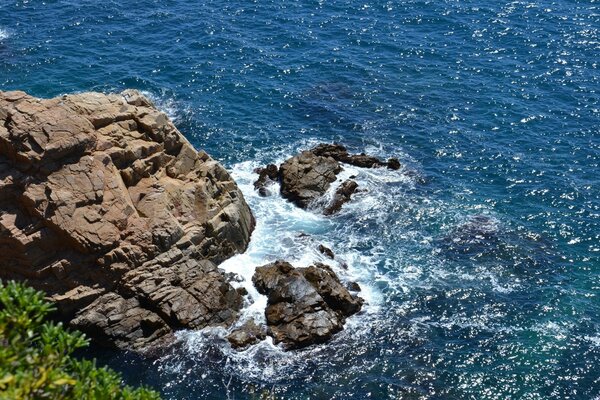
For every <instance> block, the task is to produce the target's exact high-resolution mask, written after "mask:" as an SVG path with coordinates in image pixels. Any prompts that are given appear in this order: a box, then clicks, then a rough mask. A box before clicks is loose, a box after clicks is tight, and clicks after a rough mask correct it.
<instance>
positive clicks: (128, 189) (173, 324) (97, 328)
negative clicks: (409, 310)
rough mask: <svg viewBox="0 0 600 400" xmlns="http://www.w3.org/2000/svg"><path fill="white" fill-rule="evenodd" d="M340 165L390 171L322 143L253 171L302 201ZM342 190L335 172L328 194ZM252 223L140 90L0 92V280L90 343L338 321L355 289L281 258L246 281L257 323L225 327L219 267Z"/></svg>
mask: <svg viewBox="0 0 600 400" xmlns="http://www.w3.org/2000/svg"><path fill="white" fill-rule="evenodd" d="M328 146H329V147H328ZM340 162H345V163H354V164H355V165H361V166H368V167H373V166H387V167H389V168H397V167H399V163H398V162H397V160H395V159H391V160H390V161H388V162H385V163H383V162H381V161H379V160H377V159H374V158H372V157H369V156H365V155H355V156H351V155H349V154H348V153H347V152H346V151H345V149H344V148H343V147H340V146H338V145H324V147H323V146H322V147H319V148H317V149H313V150H311V151H308V152H304V153H302V154H300V155H299V156H296V157H293V158H292V159H291V160H288V162H286V163H285V164H284V165H282V166H281V168H277V167H274V166H269V167H267V168H266V169H265V170H261V171H259V173H260V177H259V181H258V183H257V188H258V189H259V190H260V189H261V188H264V190H265V191H266V190H267V189H266V188H265V185H263V184H261V183H260V182H263V183H264V182H266V181H267V180H268V179H273V180H275V179H276V180H280V181H281V193H282V194H283V195H284V197H286V198H288V199H290V200H291V201H293V202H295V203H296V204H298V205H299V206H302V207H306V206H308V204H309V203H310V202H311V201H312V200H314V199H315V198H317V197H318V196H321V195H323V193H325V191H326V190H327V189H328V187H329V185H331V183H332V182H333V181H335V176H336V175H337V173H339V171H340V168H341V167H340V166H339V163H340ZM355 189H356V187H355V185H353V184H351V183H346V182H345V183H344V184H343V185H342V186H341V187H340V188H339V189H338V192H339V196H341V197H340V198H342V200H343V199H345V198H348V199H349V198H350V195H351V193H352V192H353V191H354V190H355ZM336 196H338V193H337V192H336ZM341 204H343V202H342V203H341ZM341 204H339V207H341ZM339 207H338V206H337V205H335V204H333V205H331V206H330V208H328V209H327V210H330V212H331V213H334V212H336V210H339ZM327 210H326V213H327V212H329V211H327ZM254 226H255V220H254V217H253V215H252V212H251V210H250V208H249V207H248V205H247V204H246V201H245V200H244V196H243V194H242V192H241V191H240V189H239V188H238V186H237V185H236V183H235V182H234V181H233V180H232V178H231V177H230V175H229V174H228V172H227V171H226V170H225V169H224V168H223V166H222V165H221V164H219V163H218V162H217V161H215V160H213V159H212V158H211V157H210V156H209V155H208V154H206V153H205V152H203V151H199V152H198V151H196V150H195V149H194V148H193V147H192V145H191V144H190V143H189V142H188V141H187V140H186V139H185V137H184V136H183V135H182V134H181V133H180V132H179V131H178V130H177V128H176V127H175V126H174V125H173V124H172V123H171V121H170V120H169V119H168V118H167V116H166V115H165V114H164V113H162V112H160V111H158V110H157V109H156V108H155V107H154V106H153V104H152V103H151V102H150V101H149V100H148V99H147V98H146V97H144V96H143V95H141V94H140V93H139V92H137V91H133V90H128V91H125V92H123V93H120V94H109V95H106V94H100V93H82V94H75V95H66V96H62V97H57V98H54V99H39V98H35V97H32V96H29V95H27V94H25V93H23V92H0V279H3V280H8V279H14V280H19V281H26V282H28V284H30V285H32V286H34V287H35V288H37V289H41V290H44V291H45V292H46V293H47V295H48V297H49V298H50V299H51V300H52V301H53V302H54V303H55V304H56V306H57V308H58V315H57V318H60V319H62V320H64V321H66V322H68V323H69V324H70V325H71V326H72V327H75V328H77V329H79V330H81V331H83V332H85V333H87V334H88V335H89V336H90V337H92V338H93V339H94V341H95V342H96V343H99V344H104V345H108V346H114V347H118V348H122V349H128V350H133V351H136V352H140V353H146V354H148V350H149V349H153V350H156V349H160V348H164V347H165V346H168V345H169V344H170V343H172V342H173V340H174V335H173V333H174V332H175V331H176V330H180V329H202V328H205V327H209V326H223V327H226V328H228V329H230V334H229V340H230V342H231V343H232V345H233V346H235V347H244V346H247V345H248V344H251V343H254V342H256V341H258V340H262V339H264V338H265V335H267V334H268V335H270V336H272V337H273V339H274V342H275V343H282V345H283V346H284V347H285V348H287V349H293V348H299V347H304V346H307V345H310V344H313V343H320V342H323V341H325V340H327V339H328V338H330V337H331V335H333V334H334V333H336V332H338V331H339V330H341V329H342V327H343V324H344V322H345V319H346V318H347V317H348V316H350V315H352V314H354V313H356V312H358V311H359V310H360V309H361V306H362V299H360V298H359V297H358V296H357V295H356V294H352V291H349V290H348V289H347V288H346V287H345V286H344V285H342V283H341V282H340V280H339V279H338V277H337V276H336V275H335V273H334V272H333V270H332V269H331V268H330V267H328V266H326V265H323V264H315V265H313V266H310V267H308V268H294V267H293V266H291V265H290V264H288V263H286V262H284V261H277V262H275V263H273V264H269V265H267V266H263V267H259V268H257V269H256V274H255V275H254V278H253V282H254V284H255V286H256V287H257V289H258V290H259V292H260V293H262V294H264V295H265V296H267V297H268V306H267V309H266V310H265V318H266V321H267V326H266V327H265V326H258V325H257V324H255V323H254V322H252V321H249V322H247V323H245V324H243V325H242V326H240V327H237V328H235V329H234V328H233V326H234V324H236V321H237V319H238V316H239V311H240V309H241V308H242V306H243V304H244V296H245V295H246V293H245V291H244V290H243V289H235V288H234V287H233V286H232V285H231V284H230V282H229V281H228V278H227V276H226V275H225V273H224V272H223V271H222V270H220V269H219V268H218V265H219V264H220V263H221V262H223V261H224V260H226V259H227V258H229V257H231V256H233V255H234V254H237V253H241V252H243V251H245V249H246V247H247V246H248V243H249V241H250V236H251V234H252V231H253V229H254ZM329 252H331V251H330V250H329ZM331 257H333V254H332V255H331ZM356 286H357V285H356V284H355V286H354V287H355V288H356ZM354 292H355V291H354Z"/></svg>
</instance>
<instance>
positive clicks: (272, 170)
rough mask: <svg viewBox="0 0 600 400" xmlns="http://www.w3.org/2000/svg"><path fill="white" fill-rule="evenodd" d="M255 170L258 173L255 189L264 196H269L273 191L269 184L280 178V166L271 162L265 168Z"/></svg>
mask: <svg viewBox="0 0 600 400" xmlns="http://www.w3.org/2000/svg"><path fill="white" fill-rule="evenodd" d="M254 172H255V173H257V174H258V179H257V180H256V181H255V182H254V189H256V190H258V193H259V194H260V195H261V196H263V197H266V196H269V195H270V194H271V193H270V191H269V189H267V186H268V185H269V184H271V183H273V182H277V181H278V180H279V168H277V166H276V165H275V164H269V165H267V166H266V167H264V168H256V169H255V170H254Z"/></svg>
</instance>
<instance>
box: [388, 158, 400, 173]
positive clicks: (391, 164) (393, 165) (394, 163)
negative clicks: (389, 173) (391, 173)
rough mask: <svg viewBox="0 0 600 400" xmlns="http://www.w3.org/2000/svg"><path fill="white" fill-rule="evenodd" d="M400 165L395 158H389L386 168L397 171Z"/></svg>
mask: <svg viewBox="0 0 600 400" xmlns="http://www.w3.org/2000/svg"><path fill="white" fill-rule="evenodd" d="M401 166H402V165H401V164H400V160H398V159H397V158H390V159H389V160H388V162H387V167H388V168H389V169H393V170H399V169H400V167H401Z"/></svg>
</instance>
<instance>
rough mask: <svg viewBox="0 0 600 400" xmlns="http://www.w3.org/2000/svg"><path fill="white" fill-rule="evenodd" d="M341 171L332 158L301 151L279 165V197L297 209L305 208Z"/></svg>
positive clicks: (322, 192) (320, 194) (323, 191)
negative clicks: (294, 205)
mask: <svg viewBox="0 0 600 400" xmlns="http://www.w3.org/2000/svg"><path fill="white" fill-rule="evenodd" d="M341 171H342V167H341V166H340V164H339V163H338V162H337V161H336V160H334V159H333V158H331V157H322V156H318V155H315V154H314V153H313V152H311V151H303V152H302V153H300V154H299V155H297V156H294V157H292V158H290V159H289V160H287V161H286V162H284V163H283V164H282V165H281V168H280V169H279V173H280V176H281V195H282V196H283V197H285V198H286V199H288V200H290V201H292V202H293V203H294V204H296V205H297V206H298V207H301V208H307V207H308V206H309V205H310V204H311V203H312V202H313V201H315V200H316V199H318V198H320V197H321V196H322V195H323V194H325V192H326V191H327V189H329V186H330V185H331V183H332V182H335V180H336V176H337V174H339V173H340V172H341Z"/></svg>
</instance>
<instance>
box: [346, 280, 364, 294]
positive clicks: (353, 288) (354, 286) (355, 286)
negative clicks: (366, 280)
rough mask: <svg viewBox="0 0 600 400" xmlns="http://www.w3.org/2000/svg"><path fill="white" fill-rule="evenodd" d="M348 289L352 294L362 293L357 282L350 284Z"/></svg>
mask: <svg viewBox="0 0 600 400" xmlns="http://www.w3.org/2000/svg"><path fill="white" fill-rule="evenodd" d="M347 288H348V290H349V291H351V292H360V291H361V288H360V285H359V284H358V283H356V282H348V285H347Z"/></svg>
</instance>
